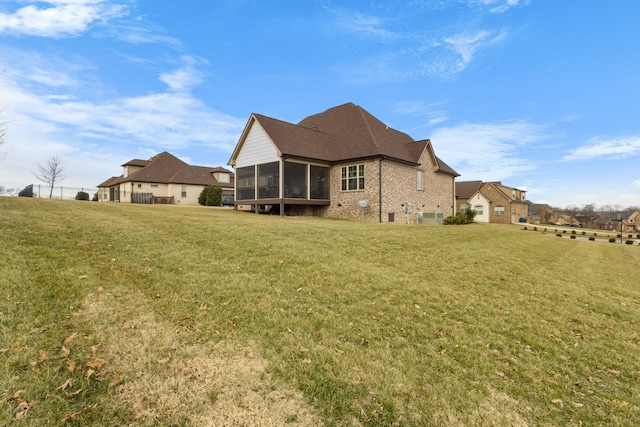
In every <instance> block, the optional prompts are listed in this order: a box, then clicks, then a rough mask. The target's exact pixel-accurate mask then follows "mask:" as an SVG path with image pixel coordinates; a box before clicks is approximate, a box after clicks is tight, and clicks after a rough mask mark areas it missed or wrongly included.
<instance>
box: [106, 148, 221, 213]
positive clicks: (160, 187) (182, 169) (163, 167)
mask: <svg viewBox="0 0 640 427" xmlns="http://www.w3.org/2000/svg"><path fill="white" fill-rule="evenodd" d="M122 167H123V168H124V173H123V174H122V175H120V176H118V177H111V178H109V179H108V180H106V181H105V182H103V183H102V184H100V185H98V201H101V202H122V203H165V204H181V205H196V204H198V197H199V196H200V193H202V190H203V189H204V188H205V187H206V186H214V187H221V188H222V194H223V198H226V199H228V200H231V198H232V197H233V184H234V178H233V173H232V172H231V171H229V170H228V169H225V168H221V167H205V166H191V165H188V164H187V163H185V162H183V161H182V160H180V159H178V158H177V157H175V156H173V155H171V154H169V153H167V152H166V151H165V152H162V153H160V154H157V155H155V156H153V157H152V158H151V159H149V160H140V159H133V160H130V161H128V162H127V163H125V164H124V165H122Z"/></svg>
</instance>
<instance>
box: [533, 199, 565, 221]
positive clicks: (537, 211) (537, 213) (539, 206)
mask: <svg viewBox="0 0 640 427" xmlns="http://www.w3.org/2000/svg"><path fill="white" fill-rule="evenodd" d="M528 215H529V220H528V222H529V223H531V224H558V221H559V217H558V212H557V211H556V210H555V209H554V208H552V207H551V206H549V205H547V204H544V203H531V204H529V211H528Z"/></svg>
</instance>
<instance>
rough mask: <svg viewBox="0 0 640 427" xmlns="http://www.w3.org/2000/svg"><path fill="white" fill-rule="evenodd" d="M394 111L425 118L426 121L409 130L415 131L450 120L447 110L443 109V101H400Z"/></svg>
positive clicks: (403, 114) (402, 114)
mask: <svg viewBox="0 0 640 427" xmlns="http://www.w3.org/2000/svg"><path fill="white" fill-rule="evenodd" d="M392 112H393V113H394V114H397V115H400V116H406V115H417V116H421V117H424V118H425V123H424V124H423V125H421V126H418V127H415V128H413V129H410V130H408V132H413V131H415V130H418V129H422V128H424V127H429V126H433V125H436V124H439V123H443V122H446V121H447V120H449V117H447V114H446V112H445V111H443V110H442V109H441V103H430V104H427V103H424V102H422V101H405V102H398V103H396V104H395V106H394V107H393V109H392Z"/></svg>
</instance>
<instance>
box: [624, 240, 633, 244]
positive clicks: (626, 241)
mask: <svg viewBox="0 0 640 427" xmlns="http://www.w3.org/2000/svg"><path fill="white" fill-rule="evenodd" d="M625 243H626V244H627V245H633V240H625Z"/></svg>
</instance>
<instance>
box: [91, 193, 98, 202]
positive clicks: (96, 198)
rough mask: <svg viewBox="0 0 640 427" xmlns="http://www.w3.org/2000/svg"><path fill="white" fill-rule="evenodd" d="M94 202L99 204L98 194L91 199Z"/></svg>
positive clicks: (94, 194)
mask: <svg viewBox="0 0 640 427" xmlns="http://www.w3.org/2000/svg"><path fill="white" fill-rule="evenodd" d="M91 201H92V202H97V201H98V193H97V192H96V193H93V197H92V198H91Z"/></svg>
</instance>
